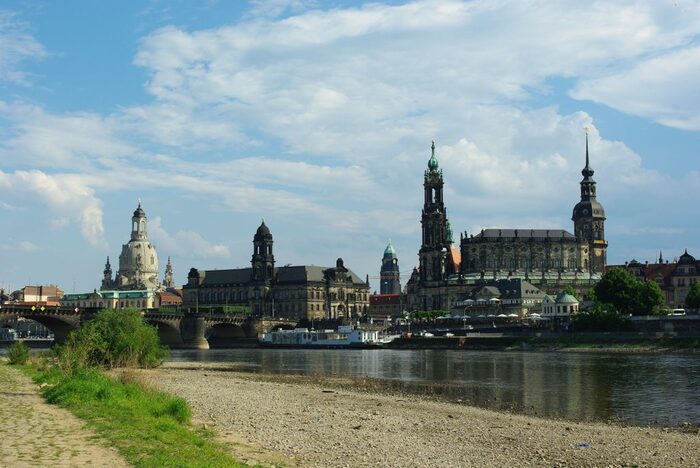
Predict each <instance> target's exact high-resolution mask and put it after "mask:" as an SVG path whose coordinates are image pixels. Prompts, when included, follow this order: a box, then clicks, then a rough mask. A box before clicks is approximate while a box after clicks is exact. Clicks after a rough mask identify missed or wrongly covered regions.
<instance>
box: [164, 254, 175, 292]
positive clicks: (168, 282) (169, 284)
mask: <svg viewBox="0 0 700 468" xmlns="http://www.w3.org/2000/svg"><path fill="white" fill-rule="evenodd" d="M163 287H164V288H174V287H175V281H174V280H173V266H172V264H171V263H170V257H168V263H167V265H165V275H164V276H163Z"/></svg>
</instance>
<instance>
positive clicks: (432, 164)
mask: <svg viewBox="0 0 700 468" xmlns="http://www.w3.org/2000/svg"><path fill="white" fill-rule="evenodd" d="M430 150H431V155H430V159H429V160H428V169H430V170H431V171H437V168H438V160H437V158H436V157H435V140H433V144H432V145H431V146H430Z"/></svg>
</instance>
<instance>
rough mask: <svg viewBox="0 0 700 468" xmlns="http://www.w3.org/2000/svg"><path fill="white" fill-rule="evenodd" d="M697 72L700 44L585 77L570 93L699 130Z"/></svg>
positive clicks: (624, 110) (698, 69) (699, 114)
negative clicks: (606, 73)
mask: <svg viewBox="0 0 700 468" xmlns="http://www.w3.org/2000/svg"><path fill="white" fill-rule="evenodd" d="M698 76H700V47H690V48H686V49H682V50H674V51H672V52H670V53H667V54H663V55H661V56H658V57H652V58H649V59H647V60H643V61H641V62H639V63H637V64H636V65H635V66H633V67H632V68H630V69H628V70H624V71H622V72H619V73H615V74H612V75H610V76H604V77H601V78H591V79H587V80H583V81H582V82H581V83H579V84H578V86H577V87H576V88H575V89H574V90H573V91H572V93H571V94H572V96H573V97H574V98H576V99H589V100H592V101H596V102H600V103H603V104H606V105H608V106H610V107H613V108H615V109H617V110H620V111H622V112H625V113H628V114H633V115H638V116H641V117H646V118H649V119H651V120H654V121H656V122H658V123H660V124H662V125H667V126H669V127H675V128H681V129H684V130H700V88H699V87H698V85H697V82H698Z"/></svg>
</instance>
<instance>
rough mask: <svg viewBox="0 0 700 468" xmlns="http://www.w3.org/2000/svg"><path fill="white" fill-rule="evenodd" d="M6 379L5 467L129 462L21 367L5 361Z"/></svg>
mask: <svg viewBox="0 0 700 468" xmlns="http://www.w3.org/2000/svg"><path fill="white" fill-rule="evenodd" d="M0 382H2V384H1V385H2V386H1V388H2V390H1V391H0V466H8V467H10V466H11V467H25V466H71V467H73V466H86V467H87V466H89V467H96V466H104V467H121V466H129V465H128V464H127V463H126V462H125V461H124V459H123V458H121V456H120V455H119V454H118V453H117V452H116V450H114V449H111V448H107V447H105V446H104V445H102V444H101V443H100V439H99V437H98V436H97V435H96V434H95V433H94V431H92V430H90V429H88V428H86V427H85V425H84V424H83V423H82V422H81V421H80V420H79V419H78V418H76V417H75V416H73V415H72V414H71V413H70V412H68V411H67V410H64V409H61V408H59V407H57V406H54V405H50V404H48V403H46V402H45V401H44V399H43V398H42V397H41V395H40V393H39V388H38V387H37V385H36V384H34V383H33V382H32V381H31V379H29V378H28V377H26V376H25V375H23V374H21V373H20V371H18V370H17V369H13V368H11V367H9V366H7V365H5V364H4V363H0Z"/></svg>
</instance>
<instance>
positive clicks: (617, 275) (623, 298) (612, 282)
mask: <svg viewBox="0 0 700 468" xmlns="http://www.w3.org/2000/svg"><path fill="white" fill-rule="evenodd" d="M638 291H639V281H638V280H637V279H636V278H635V277H634V276H632V275H631V274H630V273H629V272H628V271H627V270H625V269H624V268H613V269H612V270H610V271H608V272H607V273H605V275H603V278H602V279H601V280H600V281H599V282H598V284H596V285H595V288H594V292H595V297H596V302H598V303H601V304H610V305H612V306H613V307H614V308H615V310H617V311H619V312H620V313H622V314H631V313H633V312H634V310H635V309H636V308H637V297H638Z"/></svg>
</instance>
